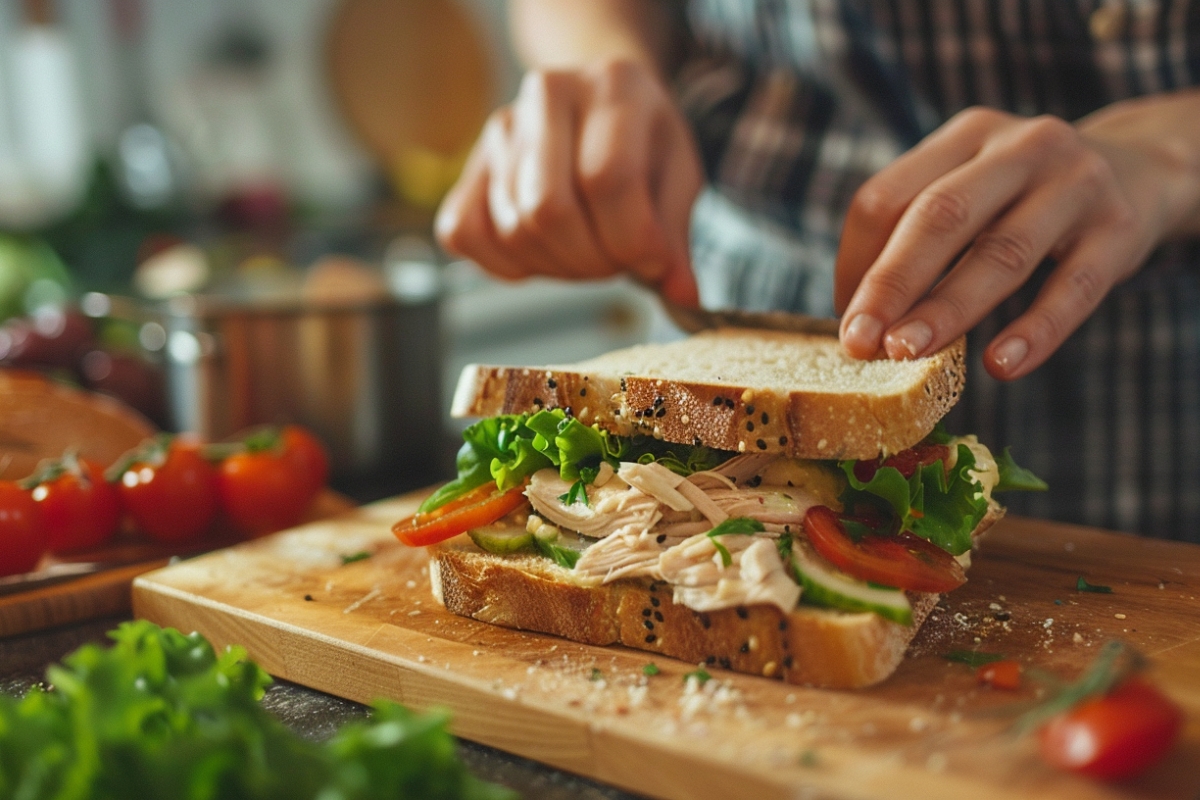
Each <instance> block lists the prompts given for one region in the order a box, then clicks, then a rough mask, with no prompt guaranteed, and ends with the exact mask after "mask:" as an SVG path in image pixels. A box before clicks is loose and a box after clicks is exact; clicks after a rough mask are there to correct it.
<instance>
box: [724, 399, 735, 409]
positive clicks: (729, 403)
mask: <svg viewBox="0 0 1200 800" xmlns="http://www.w3.org/2000/svg"><path fill="white" fill-rule="evenodd" d="M725 407H726V408H728V409H729V410H730V411H732V410H733V401H732V400H730V399H729V398H728V397H726V398H725Z"/></svg>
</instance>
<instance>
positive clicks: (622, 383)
mask: <svg viewBox="0 0 1200 800" xmlns="http://www.w3.org/2000/svg"><path fill="white" fill-rule="evenodd" d="M621 391H622V392H623V391H625V379H624V378H621Z"/></svg>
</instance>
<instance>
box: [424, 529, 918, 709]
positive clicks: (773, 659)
mask: <svg viewBox="0 0 1200 800" xmlns="http://www.w3.org/2000/svg"><path fill="white" fill-rule="evenodd" d="M429 555H430V568H429V579H430V582H431V583H432V585H433V593H434V596H435V597H436V598H437V599H438V600H439V601H441V602H442V604H443V605H445V607H446V608H447V609H448V610H449V611H452V612H453V613H455V614H459V615H461V616H465V617H472V618H474V619H477V620H480V621H482V622H488V623H491V624H493V625H503V626H504V627H507V628H518V629H520V630H526V631H538V632H540V633H549V634H553V635H555V636H563V637H565V638H567V639H571V640H572V641H576V642H583V643H585V644H593V645H611V644H623V645H625V646H627V647H634V648H637V649H639V650H646V651H648V652H651V653H654V654H656V655H660V656H670V657H672V658H678V659H680V660H682V661H686V662H688V663H690V664H705V665H708V666H711V667H720V668H723V669H730V670H734V671H737V672H744V673H749V674H751V675H762V676H765V677H768V678H782V679H783V680H785V681H787V682H789V683H796V684H811V685H813V686H824V687H829V688H837V689H857V688H861V687H864V686H870V685H872V684H875V683H878V682H880V681H882V680H884V679H885V678H887V677H888V676H889V675H891V674H892V672H893V671H894V670H895V669H896V667H897V665H899V663H900V660H901V659H902V658H903V657H904V651H905V650H906V649H907V648H908V643H909V642H910V641H911V640H912V637H913V636H914V635H915V634H916V631H917V629H918V628H919V627H920V625H921V623H922V622H923V621H924V619H925V617H926V616H927V615H928V614H929V612H930V610H932V609H933V607H934V606H935V605H937V601H938V595H935V594H916V593H910V594H909V600H910V602H911V603H912V606H913V625H912V626H905V625H900V624H898V623H895V622H890V621H888V620H885V619H883V618H882V617H880V616H878V615H876V614H870V613H850V612H844V611H835V610H832V609H824V608H816V607H814V606H805V605H801V606H799V607H798V608H797V609H796V610H794V611H792V612H791V613H789V614H784V613H783V612H781V611H780V610H779V609H778V608H776V607H775V606H773V605H751V606H739V607H737V608H727V609H723V610H721V611H710V612H706V613H701V612H697V611H693V610H692V609H690V608H688V607H687V606H683V605H676V604H675V603H673V602H672V600H671V594H672V592H671V587H670V586H668V585H667V584H664V583H661V582H658V583H655V582H652V581H648V580H622V581H615V582H613V583H610V584H605V585H603V586H594V587H587V586H580V585H578V584H577V583H575V582H573V581H572V580H571V574H570V572H569V571H568V570H565V569H563V568H562V567H560V566H558V565H557V564H555V563H554V562H552V561H550V560H548V559H545V558H541V557H539V556H535V555H527V556H525V555H522V556H512V555H509V556H501V555H494V554H492V553H487V552H484V551H482V550H480V549H479V548H477V547H476V546H475V545H474V543H473V542H471V540H470V539H469V538H468V537H466V536H459V537H457V538H455V539H452V540H449V541H447V542H443V543H442V544H440V545H438V546H436V547H433V548H430V553H429Z"/></svg>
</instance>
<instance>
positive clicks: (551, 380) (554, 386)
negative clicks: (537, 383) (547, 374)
mask: <svg viewBox="0 0 1200 800" xmlns="http://www.w3.org/2000/svg"><path fill="white" fill-rule="evenodd" d="M546 385H547V386H549V387H550V388H551V389H557V388H558V381H556V380H554V378H547V379H546Z"/></svg>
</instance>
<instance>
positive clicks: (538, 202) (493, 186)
mask: <svg viewBox="0 0 1200 800" xmlns="http://www.w3.org/2000/svg"><path fill="white" fill-rule="evenodd" d="M702 182H703V174H702V170H701V166H700V158H699V155H698V153H697V151H696V145H695V143H694V141H693V140H692V136H691V131H690V130H689V128H688V126H687V123H686V121H685V120H684V118H683V115H682V113H681V112H680V111H679V109H678V107H677V106H676V105H675V103H674V101H673V100H672V98H671V96H670V94H669V92H668V90H667V87H666V86H664V84H663V82H662V79H661V78H660V77H659V76H658V74H657V72H656V71H655V70H654V69H652V68H651V67H649V66H647V65H645V64H643V63H640V62H638V61H632V60H621V61H608V62H604V63H600V64H597V65H595V66H592V67H588V68H586V69H582V70H570V71H532V72H529V73H528V74H526V76H525V79H524V80H523V81H522V83H521V88H520V91H519V92H518V94H517V97H516V99H515V100H514V101H513V102H512V104H511V105H508V106H505V107H503V108H501V109H499V110H497V111H496V112H494V113H493V114H492V116H491V117H490V118H489V119H488V121H487V124H486V125H485V126H484V128H483V132H482V134H481V135H480V137H479V141H478V142H476V144H475V148H474V150H472V152H471V155H470V157H469V158H468V160H467V163H466V166H465V167H464V169H463V173H462V175H461V176H460V177H459V179H458V183H457V184H455V186H454V188H453V189H451V190H450V193H449V194H448V195H447V196H446V199H445V200H444V201H443V202H442V206H441V208H440V209H439V210H438V215H437V220H436V222H435V226H434V228H435V231H436V233H437V237H438V240H439V241H440V242H441V244H442V246H443V247H445V248H446V249H447V250H449V251H452V252H455V253H458V254H460V255H463V256H465V257H467V258H470V259H472V260H474V261H476V262H477V263H479V264H480V265H481V266H483V267H484V268H485V269H487V270H488V271H489V272H491V273H493V274H495V275H497V276H499V277H501V278H507V279H511V280H515V279H518V278H524V277H528V276H530V275H548V276H553V277H558V278H574V279H594V278H604V277H609V276H612V275H617V274H621V273H629V274H631V275H632V276H633V277H634V278H636V279H637V280H639V281H641V282H642V283H645V284H647V285H649V286H651V287H653V288H654V289H656V290H657V291H658V292H660V293H661V294H662V295H663V296H665V297H666V298H668V299H670V300H673V301H675V302H677V303H682V304H685V305H692V306H694V305H696V304H697V302H698V296H697V290H696V281H695V278H694V277H693V275H692V271H691V263H690V260H689V257H688V224H689V221H690V219H691V211H692V204H693V203H694V202H695V199H696V195H697V194H699V191H700V187H701V185H702Z"/></svg>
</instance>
